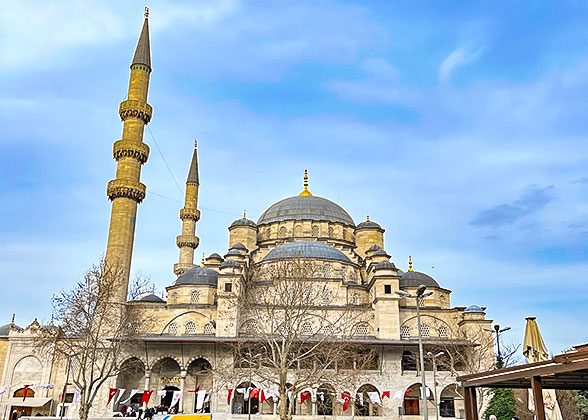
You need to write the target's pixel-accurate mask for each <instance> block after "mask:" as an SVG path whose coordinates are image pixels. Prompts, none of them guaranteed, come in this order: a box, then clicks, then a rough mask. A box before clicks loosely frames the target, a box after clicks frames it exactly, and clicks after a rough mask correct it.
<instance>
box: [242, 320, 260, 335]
mask: <svg viewBox="0 0 588 420" xmlns="http://www.w3.org/2000/svg"><path fill="white" fill-rule="evenodd" d="M255 333H257V321H256V320H255V319H252V320H251V321H247V323H246V324H245V334H247V335H254V334H255Z"/></svg>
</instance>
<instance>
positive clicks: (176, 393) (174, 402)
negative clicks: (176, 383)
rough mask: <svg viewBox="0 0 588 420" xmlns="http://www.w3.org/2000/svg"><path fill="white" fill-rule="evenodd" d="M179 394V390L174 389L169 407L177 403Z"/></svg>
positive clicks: (180, 393)
mask: <svg viewBox="0 0 588 420" xmlns="http://www.w3.org/2000/svg"><path fill="white" fill-rule="evenodd" d="M181 395H182V392H181V391H174V395H173V397H172V400H171V404H170V405H169V408H172V407H173V406H174V405H176V404H177V403H178V401H180V396H181Z"/></svg>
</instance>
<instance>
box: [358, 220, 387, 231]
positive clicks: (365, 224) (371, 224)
mask: <svg viewBox="0 0 588 420" xmlns="http://www.w3.org/2000/svg"><path fill="white" fill-rule="evenodd" d="M355 229H356V230H359V229H380V230H381V229H382V226H380V225H379V224H377V223H376V222H372V221H371V220H366V221H365V222H361V223H360V224H359V225H357V227H356V228H355Z"/></svg>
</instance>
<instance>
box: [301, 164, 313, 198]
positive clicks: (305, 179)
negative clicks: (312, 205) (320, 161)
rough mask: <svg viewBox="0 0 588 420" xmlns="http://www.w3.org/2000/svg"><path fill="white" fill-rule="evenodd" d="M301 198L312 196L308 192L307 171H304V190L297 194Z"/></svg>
mask: <svg viewBox="0 0 588 420" xmlns="http://www.w3.org/2000/svg"><path fill="white" fill-rule="evenodd" d="M299 195H300V196H301V197H310V196H312V194H311V193H310V191H308V170H307V169H305V170H304V190H302V192H301V193H300V194H299Z"/></svg>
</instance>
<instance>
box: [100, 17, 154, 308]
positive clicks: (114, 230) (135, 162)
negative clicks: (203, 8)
mask: <svg viewBox="0 0 588 420" xmlns="http://www.w3.org/2000/svg"><path fill="white" fill-rule="evenodd" d="M148 17H149V10H148V9H147V8H145V22H144V23H143V29H142V30H141V35H140V36H139V41H138V42H137V48H136V49H135V55H134V56H133V62H132V63H131V76H130V80H129V92H128V95H127V99H126V100H125V101H123V102H122V103H121V104H120V107H119V115H120V119H121V120H122V121H123V132H122V139H121V140H118V141H116V142H115V143H114V145H113V156H114V159H116V161H117V162H118V164H117V167H116V178H115V179H114V180H112V181H110V182H109V183H108V187H107V189H106V195H107V196H108V199H109V200H111V201H112V213H111V215H110V229H109V231H108V245H107V248H106V263H107V266H110V267H116V269H117V271H118V272H119V273H120V281H119V280H117V283H119V284H120V290H119V291H118V293H117V295H118V296H117V301H118V302H126V299H127V290H128V286H129V275H130V271H131V257H132V255H133V241H134V238H135V222H136V216H137V205H138V204H139V203H140V202H141V201H143V199H144V198H145V193H146V187H145V185H144V184H142V183H141V182H140V179H141V165H143V164H144V163H145V162H146V161H147V158H148V156H149V146H147V145H146V144H145V143H143V131H144V128H145V125H146V124H148V123H149V121H150V120H151V115H152V113H153V109H152V108H151V106H150V105H149V104H148V103H147V91H148V89H149V76H150V74H151V49H150V46H149V20H148Z"/></svg>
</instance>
